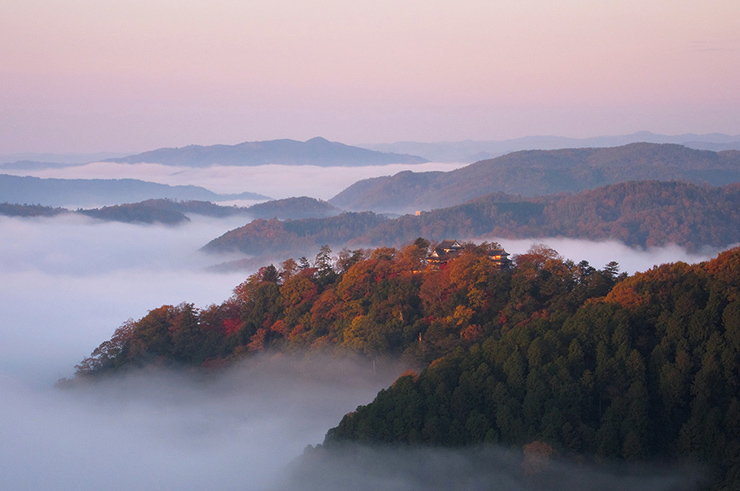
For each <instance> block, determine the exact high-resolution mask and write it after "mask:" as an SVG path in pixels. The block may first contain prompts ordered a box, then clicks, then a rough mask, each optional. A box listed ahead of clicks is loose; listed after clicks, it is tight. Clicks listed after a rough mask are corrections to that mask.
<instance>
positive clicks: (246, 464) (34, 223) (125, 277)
mask: <svg viewBox="0 0 740 491" xmlns="http://www.w3.org/2000/svg"><path fill="white" fill-rule="evenodd" d="M192 218H193V221H192V222H190V223H188V224H186V225H182V226H178V227H165V226H143V225H132V224H122V223H105V222H99V221H95V220H92V219H88V218H84V217H63V218H51V219H48V218H44V219H20V218H7V217H0V233H1V234H2V237H3V240H2V241H0V278H1V279H2V281H0V439H2V442H3V445H2V447H0V489H14V490H23V489H75V490H86V489H101V488H102V489H214V488H215V489H256V490H263V489H271V486H273V487H274V486H277V489H281V490H282V489H330V490H331V489H342V487H341V483H342V482H352V483H353V484H352V485H351V486H346V487H344V488H343V489H371V486H372V489H409V490H410V489H434V488H433V487H426V488H425V487H424V486H425V485H419V484H418V482H416V484H414V483H415V481H414V480H413V479H411V480H408V479H406V474H403V476H401V478H398V479H397V477H398V476H395V475H386V474H383V473H382V472H381V473H376V474H374V475H371V474H372V472H374V471H373V469H374V468H375V469H377V466H380V465H381V464H383V463H385V462H388V461H389V460H390V461H392V462H396V461H397V462H405V461H402V460H401V457H399V455H398V454H396V453H388V454H385V453H382V454H379V455H377V459H379V460H376V461H374V460H369V461H368V462H370V464H369V467H362V468H361V469H357V470H356V471H352V472H351V473H349V474H350V475H351V474H352V473H354V472H356V473H357V475H359V476H363V475H367V482H366V483H365V484H356V482H357V481H356V480H355V481H333V483H334V484H331V482H330V483H329V484H327V485H326V487H313V488H311V487H310V486H311V485H313V484H312V483H313V482H316V481H312V479H313V478H312V477H311V476H310V475H308V474H305V472H307V470H306V469H305V468H303V467H301V466H303V465H305V464H303V462H305V461H304V459H300V460H299V461H298V462H299V463H298V464H296V465H297V466H298V467H296V469H298V470H295V472H298V471H300V472H301V473H299V474H293V473H287V472H286V471H285V470H284V469H285V466H286V465H287V464H288V463H289V462H292V461H294V459H296V458H297V457H298V456H299V455H300V454H301V452H302V450H303V448H304V447H306V446H307V445H309V444H317V443H320V442H321V441H322V440H323V436H324V434H325V432H326V431H327V430H328V429H329V428H331V427H333V426H336V424H337V423H338V422H339V420H340V419H341V417H342V415H343V414H345V413H346V412H348V411H351V410H353V409H354V408H355V407H356V406H357V405H358V404H366V403H368V402H370V401H371V400H372V399H373V398H374V396H375V394H376V393H377V391H378V390H379V389H380V388H382V387H385V386H387V385H389V384H390V383H391V381H392V380H393V379H394V378H395V376H396V375H398V373H400V371H401V369H402V368H401V367H391V366H389V367H388V368H389V372H384V375H382V376H378V375H373V373H372V370H371V368H370V367H368V366H367V364H366V363H365V364H362V363H360V364H359V365H357V364H352V363H348V362H346V361H345V362H337V361H329V360H323V361H317V362H316V363H314V364H310V365H306V364H304V363H302V362H300V361H298V360H292V359H288V358H283V359H276V360H274V359H273V360H262V361H261V362H258V363H256V364H247V365H245V366H241V367H238V368H235V369H234V370H232V371H229V372H227V373H224V374H222V375H221V376H217V377H211V378H203V377H201V376H198V375H195V374H192V373H189V374H182V373H172V372H157V373H151V372H139V373H131V374H128V375H126V376H125V377H121V378H116V379H109V380H105V381H103V382H102V383H101V384H96V385H89V386H80V387H76V388H73V389H70V390H61V389H58V388H55V387H54V383H55V382H56V380H58V379H59V378H61V377H70V376H72V374H73V373H74V365H75V364H76V363H78V362H79V361H81V360H82V359H83V358H85V357H86V356H88V355H89V354H90V352H91V351H92V350H93V349H94V348H95V347H96V346H98V345H99V344H100V343H101V342H103V341H105V340H107V339H109V338H110V336H111V335H112V334H113V332H114V331H115V329H116V328H117V327H119V326H120V325H121V324H122V323H123V322H124V321H126V320H127V319H129V318H134V319H138V318H140V317H142V316H144V315H146V313H147V312H148V311H149V310H151V309H154V308H157V307H159V306H161V305H163V304H179V303H181V302H192V303H194V304H195V306H196V307H205V306H207V305H209V304H212V303H220V302H221V301H223V300H225V299H226V298H228V297H229V296H230V295H231V292H232V289H233V288H234V287H235V286H236V285H237V284H239V283H240V282H242V281H243V280H244V279H245V278H246V276H247V275H248V274H249V272H248V271H245V272H241V273H239V272H236V273H228V274H219V273H214V272H211V271H209V270H207V269H206V267H207V266H210V265H211V264H213V263H214V262H220V261H222V260H223V259H222V258H218V259H214V258H212V257H208V256H205V255H203V254H201V253H199V252H197V251H198V249H199V248H200V247H202V246H203V245H204V244H205V243H207V242H208V241H209V240H211V239H213V238H214V237H217V236H219V235H221V234H223V233H224V232H225V231H227V230H229V229H232V228H234V227H237V226H239V225H243V224H244V218H235V219H226V220H217V219H204V218H202V217H201V218H199V217H195V216H194V217H192ZM430 239H431V240H441V239H442V238H435V237H432V238H430ZM500 242H501V243H502V244H503V245H504V247H505V248H506V249H507V250H508V251H509V252H511V253H517V252H525V251H526V249H528V248H529V246H530V245H531V244H532V243H541V242H544V243H547V244H548V245H550V246H551V247H553V248H555V249H556V250H558V251H559V252H560V253H561V254H562V255H564V256H566V257H569V258H572V259H573V260H575V261H580V260H581V259H587V260H589V261H590V262H591V263H592V265H593V266H595V267H603V265H604V264H606V263H607V262H609V261H611V260H616V261H618V262H619V263H620V265H621V266H622V270H623V271H628V272H633V271H636V270H643V269H647V268H648V267H650V266H652V265H653V264H655V263H658V262H668V261H676V260H687V261H690V262H693V261H696V260H703V259H707V258H708V257H709V254H710V253H707V254H708V255H707V256H706V257H703V256H701V257H700V256H689V255H687V254H686V253H685V252H683V250H681V249H680V248H664V249H654V250H647V251H634V250H632V249H629V248H626V247H624V246H621V245H620V244H618V243H591V242H584V241H570V240H560V239H558V240H549V239H548V240H541V239H537V240H533V241H508V240H501V241H500ZM712 255H713V254H712ZM368 451H370V450H368ZM372 452H375V451H374V450H373V451H372ZM425 452H426V451H425ZM420 455H421V457H420ZM455 455H457V454H455V453H449V452H448V451H440V453H438V454H437V453H433V454H426V453H424V454H414V453H411V454H410V460H409V461H408V462H410V463H411V464H409V465H408V466H406V467H404V468H407V469H410V470H409V472H411V475H412V477H413V476H415V475H420V474H414V472H417V470H415V469H419V470H418V472H422V471H424V472H427V471H428V470H429V469H430V467H429V466H430V465H432V464H433V465H432V468H434V469H440V470H444V472H445V473H448V474H449V475H450V476H455V475H458V474H454V471H455V469H458V471H459V470H461V469H463V470H464V469H466V468H467V467H465V465H463V463H460V462H464V461H460V460H459V459H464V458H466V457H463V456H460V457H456V456H455ZM504 455H505V454H504ZM456 459H458V460H456ZM373 462H380V463H375V464H374V463H373ZM322 465H323V464H322ZM339 465H340V468H343V469H344V470H352V469H356V467H352V465H354V464H352V465H351V464H350V463H344V464H343V463H341V462H340V463H339ZM383 465H384V464H383ZM502 465H503V464H502ZM512 465H514V464H512ZM517 465H518V464H517ZM373 466H376V467H373ZM451 467H452V468H451ZM316 468H317V469H323V468H325V467H322V466H321V465H318V464H317V467H316ZM494 468H496V469H497V468H498V467H494ZM326 469H329V470H331V469H333V470H331V472H334V473H337V475H339V476H341V475H342V474H339V470H337V469H336V468H335V467H329V468H326ZM329 470H327V472H329ZM398 472H401V471H398ZM403 472H406V471H403ZM486 472H489V471H486ZM599 472H602V471H599ZM604 472H606V471H604ZM363 473H364V474H363ZM658 474H659V476H658V477H660V476H663V477H665V476H664V473H662V471H661V473H658ZM301 475H302V476H304V477H300V476H301ZM317 475H318V474H316V475H315V476H314V477H316V476H317ZM345 475H346V473H345ZM596 475H597V476H600V475H601V474H598V473H597V474H596ZM373 476H375V477H373ZM376 477H377V479H376ZM281 479H287V481H285V480H282V481H281ZM348 479H349V477H348ZM471 479H472V478H470V479H468V480H467V481H466V480H463V481H460V482H461V483H463V484H460V486H461V487H458V489H476V488H475V487H472V486H473V484H474V483H475V482H476V481H474V480H471ZM500 479H504V480H505V479H507V478H506V477H501V478H500ZM419 482H422V483H426V482H428V481H424V480H422V481H419ZM589 482H590V481H589ZM618 482H619V483H620V484H619V485H620V486H621V487H617V488H611V489H631V488H634V489H641V488H639V487H637V486H636V485H633V481H629V480H622V481H618ZM641 482H642V481H641ZM656 482H657V483H658V484H657V485H656V486H655V487H653V488H652V489H672V488H670V487H662V488H661V487H659V486H658V485H660V486H663V484H662V483H663V481H656ZM665 482H673V481H665ZM276 483H279V484H276ZM337 483H339V484H337ZM465 483H472V484H465ZM525 483H526V482H525ZM330 484H331V485H330ZM514 484H515V485H520V484H521V483H519V482H515V483H514ZM286 486H287V487H286ZM317 486H318V485H317ZM331 486H334V487H331ZM363 486H365V487H363ZM465 486H468V487H465ZM597 487H599V486H597ZM599 488H601V489H610V488H604V487H599ZM478 489H479V488H478ZM501 489H521V488H516V487H513V488H505V487H503V488H501ZM535 489H537V488H535ZM543 489H544V488H543ZM583 489H585V488H583ZM645 489H648V488H645ZM675 489H683V488H680V487H676V488H675Z"/></svg>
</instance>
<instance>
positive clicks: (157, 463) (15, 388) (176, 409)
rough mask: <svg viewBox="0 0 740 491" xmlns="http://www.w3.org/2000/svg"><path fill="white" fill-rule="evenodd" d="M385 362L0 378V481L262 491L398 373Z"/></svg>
mask: <svg viewBox="0 0 740 491" xmlns="http://www.w3.org/2000/svg"><path fill="white" fill-rule="evenodd" d="M386 368H387V369H386V370H383V371H381V370H378V371H377V373H374V372H373V369H372V366H371V365H370V364H368V363H364V364H362V363H359V362H357V361H354V362H353V361H351V360H341V361H340V360H336V359H319V358H314V359H312V360H310V361H306V360H300V359H293V358H287V357H280V358H266V357H265V358H261V359H255V360H251V361H250V362H248V363H244V364H243V365H241V366H238V367H234V368H232V369H230V370H228V371H226V372H225V373H220V374H218V375H210V376H204V375H202V374H201V375H198V374H195V373H175V372H166V371H152V370H143V371H140V372H135V373H128V374H126V375H122V376H116V377H114V378H108V379H105V380H101V381H98V383H92V384H88V385H85V384H81V385H79V386H75V387H72V388H68V389H55V388H51V387H50V388H45V389H32V388H28V387H25V386H23V385H22V384H19V383H18V382H17V381H14V380H12V379H9V378H7V377H1V376H0V393H1V394H2V397H0V435H2V441H3V445H2V446H1V447H0V488H1V489H8V490H10V489H12V490H24V489H58V490H92V489H121V490H124V489H126V490H129V489H178V490H189V489H202V490H205V489H244V490H264V489H267V488H268V487H269V485H271V483H274V482H276V480H278V478H279V477H280V476H281V475H283V474H284V472H285V471H284V468H285V466H286V464H287V463H289V462H290V461H291V460H292V459H293V458H295V457H296V456H298V455H300V453H301V452H302V450H303V448H304V447H305V446H306V445H307V443H309V442H317V441H321V439H322V438H323V435H324V433H325V432H326V429H327V428H329V427H331V426H333V425H334V424H335V423H336V421H338V420H339V419H341V417H342V415H343V414H344V413H346V412H348V411H351V410H353V409H354V408H355V407H356V406H357V405H358V404H360V403H362V402H364V401H368V400H371V399H372V398H373V397H374V395H375V394H376V393H377V391H378V390H379V389H380V388H382V387H384V386H387V385H388V384H389V383H391V382H392V380H393V379H394V378H395V377H396V376H397V375H398V374H399V373H400V367H398V368H396V367H391V366H388V367H386ZM381 373H383V375H380V374H381Z"/></svg>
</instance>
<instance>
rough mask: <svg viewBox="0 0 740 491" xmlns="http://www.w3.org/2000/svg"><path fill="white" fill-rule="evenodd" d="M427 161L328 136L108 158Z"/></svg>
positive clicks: (192, 162) (206, 162) (205, 162)
mask: <svg viewBox="0 0 740 491" xmlns="http://www.w3.org/2000/svg"><path fill="white" fill-rule="evenodd" d="M426 161H427V160H425V159H423V158H421V157H416V156H413V155H400V154H394V153H384V152H377V151H374V150H368V149H365V148H359V147H353V146H349V145H345V144H343V143H337V142H330V141H328V140H326V139H324V138H312V139H311V140H308V141H306V142H299V141H295V140H287V139H284V140H269V141H260V142H245V143H240V144H238V145H210V146H200V145H189V146H187V147H182V148H160V149H158V150H152V151H149V152H144V153H140V154H137V155H130V156H128V157H122V158H115V159H108V162H120V163H128V164H134V163H139V162H148V163H159V164H164V165H180V166H187V167H208V166H210V165H238V166H253V165H267V164H281V165H317V166H323V167H329V166H362V165H385V164H400V163H405V164H420V163H423V162H426Z"/></svg>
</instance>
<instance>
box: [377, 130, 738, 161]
mask: <svg viewBox="0 0 740 491" xmlns="http://www.w3.org/2000/svg"><path fill="white" fill-rule="evenodd" d="M638 142H646V143H674V144H677V145H684V146H686V147H689V148H695V149H697V150H713V151H715V152H718V151H721V150H740V135H735V136H731V135H723V134H720V133H710V134H704V135H697V134H693V133H687V134H683V135H660V134H656V133H651V132H649V131H639V132H637V133H632V134H630V135H616V136H596V137H590V138H568V137H561V136H525V137H523V138H515V139H512V140H500V141H474V140H465V141H458V142H435V143H420V142H397V143H382V144H372V145H363V146H364V147H365V148H369V149H371V150H379V151H382V152H397V153H411V154H414V155H421V156H423V157H424V158H427V159H429V160H431V161H434V162H477V161H478V160H483V159H490V158H493V157H498V156H499V155H505V154H507V153H511V152H519V151H521V150H558V149H563V148H586V147H588V148H592V147H618V146H622V145H628V144H630V143H638Z"/></svg>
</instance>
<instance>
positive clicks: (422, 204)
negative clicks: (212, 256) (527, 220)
mask: <svg viewBox="0 0 740 491" xmlns="http://www.w3.org/2000/svg"><path fill="white" fill-rule="evenodd" d="M629 180H661V181H668V180H670V181H674V180H685V181H689V182H695V183H700V184H704V183H706V184H711V185H715V186H717V185H724V184H729V183H732V182H740V152H738V151H725V152H711V151H706V150H693V149H690V148H686V147H683V146H680V145H672V144H651V143H634V144H630V145H625V146H622V147H614V148H579V149H566V150H552V151H541V150H531V151H522V152H515V153H511V154H508V155H504V156H502V157H497V158H495V159H490V160H483V161H480V162H476V163H475V164H471V165H468V166H466V167H463V168H461V169H457V170H454V171H450V172H438V173H413V172H408V171H407V172H403V173H399V174H396V175H394V176H391V177H379V178H374V179H368V180H363V181H359V182H357V183H355V184H353V185H352V186H350V187H348V188H347V189H345V190H344V191H342V192H341V193H339V194H338V195H336V196H335V197H333V198H332V199H330V200H329V202H330V203H331V204H333V205H335V206H338V207H340V208H343V209H346V210H371V211H375V212H379V213H388V212H396V213H409V212H412V211H414V210H430V209H434V208H443V207H448V206H453V205H457V204H461V203H464V202H466V201H468V200H471V199H474V198H477V197H479V196H483V195H486V194H489V193H494V192H504V193H508V194H520V195H523V196H542V195H548V194H555V193H560V192H578V191H582V190H585V189H593V188H596V187H599V186H603V185H606V184H614V183H618V182H624V181H629Z"/></svg>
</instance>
